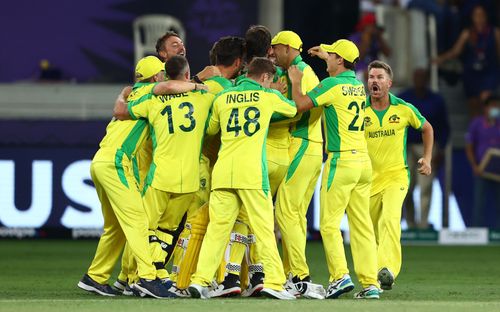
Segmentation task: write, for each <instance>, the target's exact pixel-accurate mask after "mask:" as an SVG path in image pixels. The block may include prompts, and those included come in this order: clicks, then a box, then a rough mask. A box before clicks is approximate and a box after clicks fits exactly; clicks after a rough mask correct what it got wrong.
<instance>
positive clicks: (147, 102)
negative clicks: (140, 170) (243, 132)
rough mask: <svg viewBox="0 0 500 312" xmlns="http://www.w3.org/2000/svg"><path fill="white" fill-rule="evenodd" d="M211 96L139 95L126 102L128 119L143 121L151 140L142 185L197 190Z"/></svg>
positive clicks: (208, 94)
mask: <svg viewBox="0 0 500 312" xmlns="http://www.w3.org/2000/svg"><path fill="white" fill-rule="evenodd" d="M213 98H214V95H212V94H210V93H207V92H205V91H191V92H185V93H179V94H170V95H161V96H153V95H151V94H149V95H146V96H143V97H141V98H139V99H138V100H136V101H132V102H129V104H128V110H129V113H130V116H131V117H132V119H136V118H147V119H148V120H149V123H150V125H151V126H152V128H151V139H152V141H153V163H152V164H151V167H150V170H149V173H148V176H147V178H146V184H147V185H151V186H152V187H154V188H156V189H159V190H162V191H165V192H172V193H190V192H195V191H197V190H198V189H199V187H200V179H199V165H200V153H201V143H202V140H203V135H204V132H205V125H206V121H207V118H208V113H209V111H210V108H211V106H212V101H213Z"/></svg>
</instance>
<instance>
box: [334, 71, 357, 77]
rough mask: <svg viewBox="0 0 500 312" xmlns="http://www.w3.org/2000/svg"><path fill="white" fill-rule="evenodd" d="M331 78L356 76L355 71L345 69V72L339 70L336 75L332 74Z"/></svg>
mask: <svg viewBox="0 0 500 312" xmlns="http://www.w3.org/2000/svg"><path fill="white" fill-rule="evenodd" d="M333 78H356V73H354V71H353V70H350V69H349V70H346V71H345V72H341V73H340V74H338V75H337V76H333Z"/></svg>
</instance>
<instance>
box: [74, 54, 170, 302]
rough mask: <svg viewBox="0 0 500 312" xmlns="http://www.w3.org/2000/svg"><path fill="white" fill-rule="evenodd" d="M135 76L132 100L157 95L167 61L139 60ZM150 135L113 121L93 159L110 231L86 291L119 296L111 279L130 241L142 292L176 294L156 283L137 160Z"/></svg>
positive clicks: (135, 124)
mask: <svg viewBox="0 0 500 312" xmlns="http://www.w3.org/2000/svg"><path fill="white" fill-rule="evenodd" d="M135 76H136V80H137V83H136V84H135V85H134V88H133V90H132V94H131V95H130V97H131V98H134V97H137V96H139V95H144V94H149V93H152V92H154V91H155V88H156V87H157V86H158V85H157V84H156V83H155V82H159V81H162V80H163V79H164V77H165V73H164V67H163V63H162V62H161V61H160V60H159V59H158V58H156V57H154V56H149V57H145V58H143V59H141V60H140V61H139V62H138V64H137V66H136V70H135ZM169 84H171V83H169ZM156 91H159V87H158V88H156ZM147 135H148V127H147V122H146V121H145V120H137V121H119V120H116V119H113V120H112V121H111V122H110V123H109V124H108V126H107V128H106V136H105V137H104V138H103V140H102V141H101V143H100V148H99V150H98V151H97V153H96V155H95V156H94V158H93V160H92V165H91V176H92V180H93V181H94V184H95V187H96V191H97V194H98V197H99V200H100V201H101V204H102V210H103V217H104V233H103V235H102V236H101V238H100V240H99V245H98V247H97V250H96V254H95V257H94V260H93V261H92V264H91V266H90V268H89V270H88V272H87V274H85V275H84V277H83V278H82V280H81V281H80V282H79V283H78V287H80V288H82V289H84V290H87V291H91V292H95V293H97V294H100V295H104V296H115V295H116V294H118V292H117V291H116V290H114V289H113V288H111V287H110V286H109V285H108V284H107V281H108V280H109V277H110V275H111V272H112V270H113V268H114V265H115V263H116V261H117V260H118V257H119V256H120V253H121V251H122V249H123V246H124V245H125V241H127V243H128V245H129V248H130V250H131V252H132V254H133V257H134V259H135V261H136V263H137V270H138V277H139V283H138V285H139V286H138V288H139V290H140V291H141V292H143V293H145V294H148V295H150V296H153V297H155V298H165V297H169V296H170V295H169V293H168V292H167V290H166V289H165V288H164V287H163V286H162V285H161V283H160V282H159V281H158V280H156V269H155V267H154V266H153V261H152V258H151V254H150V251H149V246H148V231H147V228H148V220H147V215H146V212H145V210H144V207H143V205H142V199H141V195H140V193H139V191H138V185H137V183H138V181H137V180H136V178H135V175H134V164H133V162H132V159H133V158H134V156H135V155H136V153H137V151H138V149H140V147H141V145H142V143H143V142H144V140H145V138H146V136H147Z"/></svg>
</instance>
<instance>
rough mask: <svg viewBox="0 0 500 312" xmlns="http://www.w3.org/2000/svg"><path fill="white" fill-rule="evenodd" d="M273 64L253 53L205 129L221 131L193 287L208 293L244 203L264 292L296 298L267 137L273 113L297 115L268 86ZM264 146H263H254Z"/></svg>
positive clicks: (200, 294) (219, 98) (194, 291)
mask: <svg viewBox="0 0 500 312" xmlns="http://www.w3.org/2000/svg"><path fill="white" fill-rule="evenodd" d="M275 70H276V69H275V67H274V65H273V64H272V62H271V61H270V60H268V59H267V58H254V60H252V62H251V63H250V64H249V66H248V73H247V77H248V78H246V79H241V80H239V82H238V83H237V85H236V86H235V87H234V88H229V89H227V90H225V91H223V92H221V93H220V94H219V95H218V96H217V98H216V99H215V101H214V106H213V111H212V115H211V118H210V122H209V127H208V129H207V134H215V133H217V132H218V131H221V140H222V145H221V150H220V151H219V155H218V159H217V162H216V164H215V166H214V170H213V176H212V193H211V195H210V201H209V213H210V223H209V225H208V228H207V233H206V235H205V239H204V240H203V243H202V247H201V251H200V259H199V261H198V266H197V269H196V272H195V274H194V275H193V277H192V279H191V285H190V286H189V292H190V293H191V296H192V297H194V298H208V285H209V284H210V282H211V281H212V278H213V276H214V274H215V272H216V270H217V267H218V265H219V262H220V259H221V258H222V256H223V252H224V248H225V247H226V244H227V242H228V241H229V238H230V232H231V229H232V228H233V225H234V222H235V221H236V217H237V216H238V213H239V211H240V208H241V207H242V206H244V209H246V211H247V213H248V220H249V225H250V228H251V229H252V230H253V233H254V235H255V237H256V240H257V244H256V246H257V248H258V249H259V250H258V252H259V254H260V256H261V259H262V262H263V266H264V268H265V269H266V273H265V279H264V288H263V289H262V291H261V293H263V294H264V295H268V296H270V297H273V298H278V299H295V297H294V296H292V295H290V294H289V293H288V292H286V291H285V290H284V288H283V284H284V283H285V275H284V272H283V268H282V266H281V259H280V257H279V253H278V249H277V246H276V241H275V239H274V231H273V229H274V222H273V219H274V218H273V207H272V199H271V196H270V188H269V178H268V174H267V164H266V162H265V159H266V158H265V157H266V156H265V141H266V134H267V129H268V127H269V122H270V120H271V116H272V114H273V112H278V113H281V114H283V115H285V116H287V117H293V116H294V115H295V114H296V108H295V106H294V105H293V102H291V101H289V100H287V99H286V98H284V97H283V96H282V95H281V94H280V93H279V92H277V91H274V90H270V89H267V88H268V87H269V86H270V84H271V82H272V80H273V77H274V74H275ZM257 146H260V148H256V147H257Z"/></svg>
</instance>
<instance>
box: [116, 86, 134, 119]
mask: <svg viewBox="0 0 500 312" xmlns="http://www.w3.org/2000/svg"><path fill="white" fill-rule="evenodd" d="M131 92H132V87H131V86H127V87H125V88H123V89H122V92H120V94H119V95H118V97H117V98H116V101H115V107H114V108H113V116H114V117H116V118H117V119H119V120H125V119H130V114H129V113H128V105H127V101H126V98H127V97H128V96H129V94H130V93H131Z"/></svg>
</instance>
